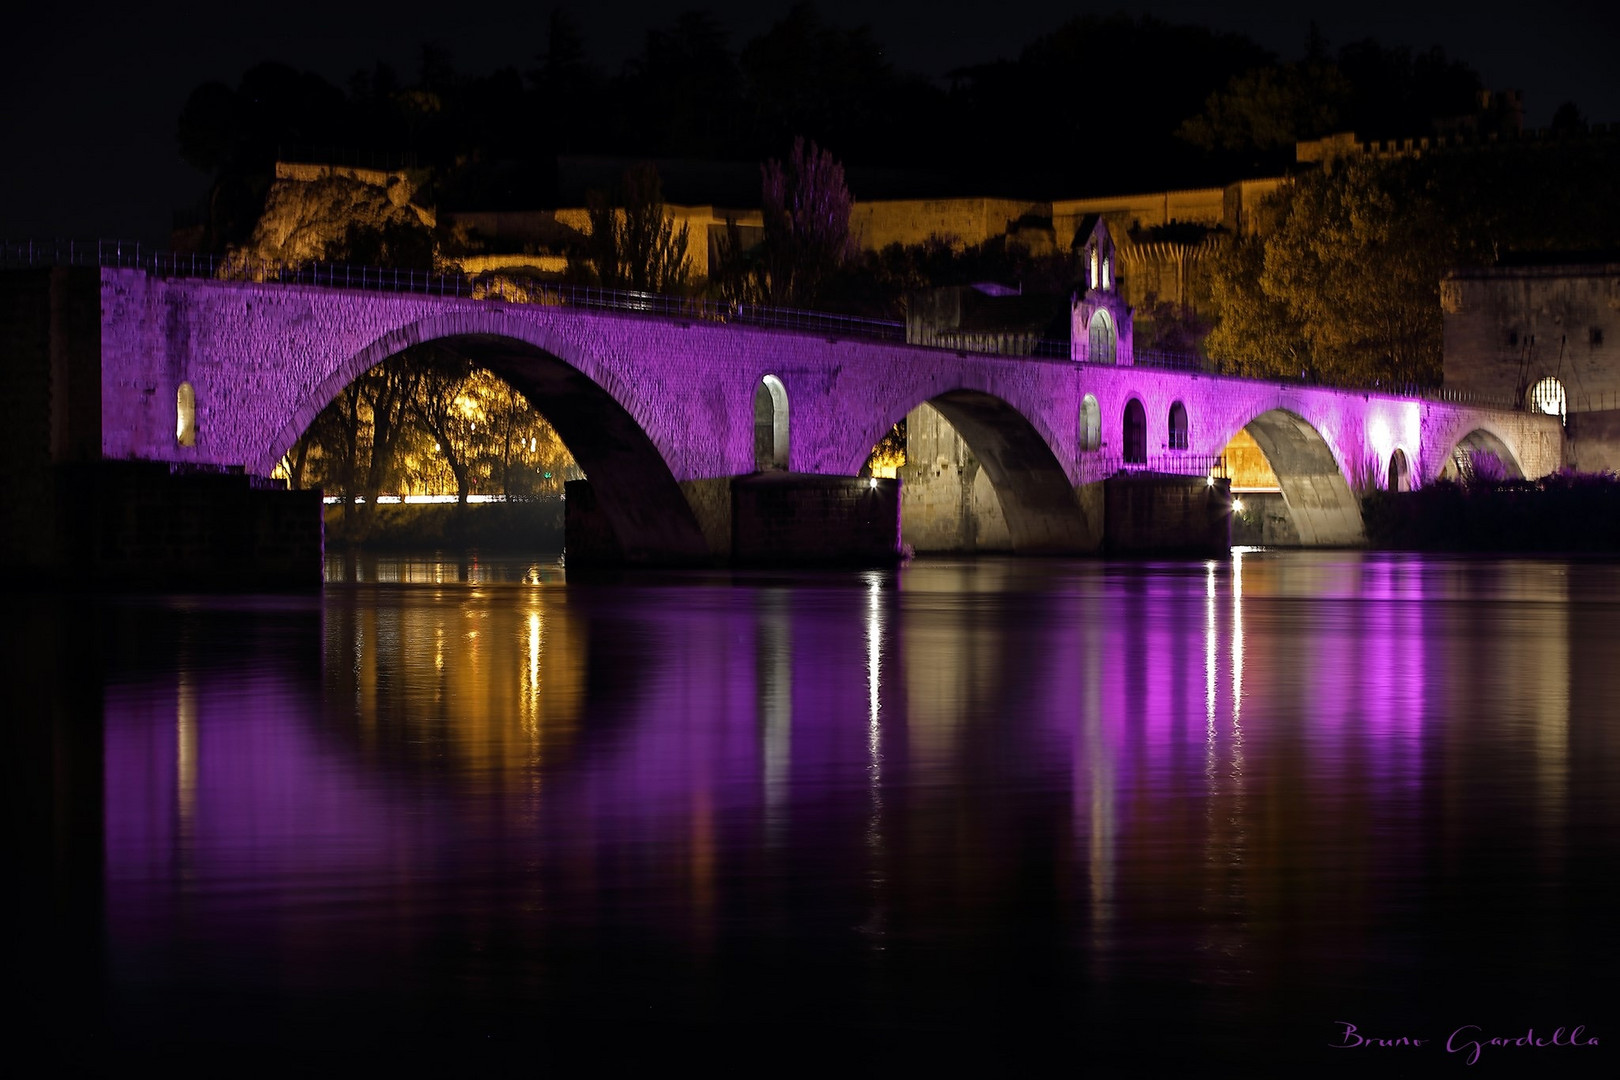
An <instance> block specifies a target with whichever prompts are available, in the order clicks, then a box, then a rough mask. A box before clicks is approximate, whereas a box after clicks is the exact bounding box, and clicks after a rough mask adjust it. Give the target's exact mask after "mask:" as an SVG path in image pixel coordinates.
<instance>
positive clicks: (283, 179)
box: [240, 165, 435, 263]
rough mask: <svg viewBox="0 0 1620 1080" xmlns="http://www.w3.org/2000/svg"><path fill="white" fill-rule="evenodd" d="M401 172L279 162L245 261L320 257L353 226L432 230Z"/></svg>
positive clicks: (432, 221) (431, 218)
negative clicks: (274, 179) (294, 164)
mask: <svg viewBox="0 0 1620 1080" xmlns="http://www.w3.org/2000/svg"><path fill="white" fill-rule="evenodd" d="M415 195H416V185H415V184H414V183H413V182H412V181H411V179H410V177H409V176H407V175H406V174H405V173H398V172H392V173H384V172H379V171H376V170H364V169H341V168H331V167H325V166H319V167H317V166H288V165H278V166H277V169H276V181H275V183H274V184H272V185H271V187H270V193H269V195H268V196H266V198H265V203H264V212H263V213H262V214H261V215H260V216H259V223H258V225H257V226H255V228H254V230H253V236H252V238H251V239H250V240H249V241H248V243H247V245H246V246H245V247H244V248H243V249H242V251H241V252H240V254H241V255H242V256H243V257H244V258H246V259H248V260H265V261H269V262H289V263H298V262H306V261H309V260H312V259H321V258H324V257H325V256H326V254H327V251H328V249H329V247H330V246H332V245H334V244H337V243H340V242H341V241H343V239H344V238H345V236H346V235H348V232H349V230H350V229H351V228H359V229H362V230H371V231H376V232H385V231H391V230H394V229H398V228H400V227H405V228H410V229H432V228H433V226H434V224H435V219H434V213H433V211H432V210H430V209H426V208H424V207H421V206H418V205H416V203H415V202H413V201H412V200H413V198H414V197H415Z"/></svg>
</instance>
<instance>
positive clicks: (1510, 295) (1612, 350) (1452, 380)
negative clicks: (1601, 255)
mask: <svg viewBox="0 0 1620 1080" xmlns="http://www.w3.org/2000/svg"><path fill="white" fill-rule="evenodd" d="M1440 303H1441V309H1442V312H1443V315H1442V328H1443V334H1444V369H1445V383H1446V386H1447V387H1455V388H1457V389H1459V390H1464V391H1469V392H1473V393H1479V394H1489V395H1493V396H1499V397H1503V398H1508V399H1511V400H1514V401H1516V402H1522V401H1523V400H1524V397H1525V394H1526V393H1527V392H1528V391H1529V389H1530V388H1531V387H1533V386H1534V385H1535V384H1536V383H1537V382H1538V381H1540V380H1541V379H1543V378H1549V377H1550V378H1555V379H1557V380H1558V381H1559V382H1560V383H1562V384H1563V387H1564V392H1565V395H1566V399H1567V403H1568V404H1567V408H1568V411H1569V412H1587V411H1591V410H1594V409H1614V408H1617V407H1620V263H1605V264H1600V265H1591V266H1520V267H1505V266H1500V267H1492V268H1490V269H1482V270H1457V271H1453V272H1451V273H1449V274H1447V275H1446V276H1445V278H1444V279H1443V280H1442V281H1441V283H1440Z"/></svg>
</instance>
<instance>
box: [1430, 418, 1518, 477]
mask: <svg viewBox="0 0 1620 1080" xmlns="http://www.w3.org/2000/svg"><path fill="white" fill-rule="evenodd" d="M1492 462H1494V463H1495V464H1492ZM1498 468H1499V469H1500V470H1501V471H1500V474H1499V475H1485V474H1486V473H1487V471H1489V472H1492V473H1494V472H1495V470H1496V469H1498ZM1439 478H1440V479H1441V480H1452V481H1466V480H1474V479H1483V480H1522V479H1524V466H1523V465H1521V464H1520V462H1519V459H1518V457H1516V456H1515V455H1514V453H1513V451H1512V449H1511V448H1509V446H1508V445H1507V443H1506V442H1505V441H1504V440H1503V439H1501V438H1500V437H1498V436H1497V435H1496V434H1494V433H1493V432H1490V431H1487V430H1486V429H1484V428H1475V429H1474V430H1472V431H1470V432H1468V434H1466V435H1464V436H1463V437H1462V438H1460V439H1458V440H1457V442H1456V443H1455V444H1454V445H1453V446H1452V448H1451V450H1450V452H1449V453H1448V454H1447V455H1446V460H1445V464H1444V465H1442V466H1441V467H1440V473H1439Z"/></svg>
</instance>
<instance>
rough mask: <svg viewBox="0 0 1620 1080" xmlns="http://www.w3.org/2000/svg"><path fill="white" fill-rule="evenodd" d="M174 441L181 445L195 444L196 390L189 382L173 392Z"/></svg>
mask: <svg viewBox="0 0 1620 1080" xmlns="http://www.w3.org/2000/svg"><path fill="white" fill-rule="evenodd" d="M174 415H175V420H174V441H175V442H177V443H179V444H180V445H181V446H196V445H197V391H196V390H195V389H194V388H193V387H192V385H191V384H190V383H189V382H183V383H181V384H180V385H179V386H178V387H177V388H176V389H175V392H174Z"/></svg>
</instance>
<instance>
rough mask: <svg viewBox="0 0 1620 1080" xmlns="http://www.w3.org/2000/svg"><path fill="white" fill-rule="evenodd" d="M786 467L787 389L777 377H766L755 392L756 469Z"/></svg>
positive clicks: (784, 468) (782, 468)
mask: <svg viewBox="0 0 1620 1080" xmlns="http://www.w3.org/2000/svg"><path fill="white" fill-rule="evenodd" d="M787 467H788V398H787V387H785V386H783V385H782V380H781V379H778V378H777V377H776V376H775V375H767V376H765V377H764V378H763V379H761V380H760V381H759V386H757V387H756V388H755V389H754V468H756V469H759V470H761V471H763V470H766V469H781V470H786V469H787Z"/></svg>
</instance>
